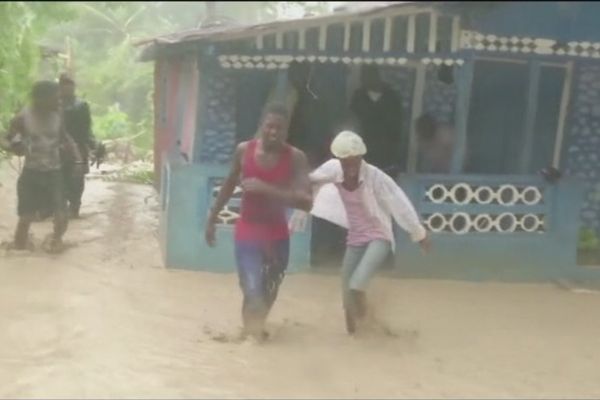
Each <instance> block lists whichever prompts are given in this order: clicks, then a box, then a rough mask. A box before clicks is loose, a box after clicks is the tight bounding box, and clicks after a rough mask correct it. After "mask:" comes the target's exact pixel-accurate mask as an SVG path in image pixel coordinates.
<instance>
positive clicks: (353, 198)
mask: <svg viewBox="0 0 600 400" xmlns="http://www.w3.org/2000/svg"><path fill="white" fill-rule="evenodd" d="M331 152H332V153H333V155H334V156H335V157H336V158H335V159H332V160H329V161H327V162H326V163H324V164H323V165H321V166H320V167H319V168H317V169H316V170H315V171H314V172H312V173H311V174H310V179H311V182H312V183H313V185H314V186H315V199H314V203H313V204H314V205H313V209H312V210H311V214H313V215H314V216H316V217H319V218H322V219H325V220H328V221H330V222H332V223H334V224H337V225H340V226H342V227H344V228H346V229H348V237H347V247H346V252H345V255H344V261H343V266H342V288H343V304H344V310H345V316H346V327H347V330H348V333H350V334H352V333H354V332H355V329H356V321H357V319H362V318H363V317H364V316H365V315H366V301H365V291H366V289H367V286H368V284H369V281H370V280H371V278H372V277H373V275H374V274H375V272H376V271H377V270H378V269H379V268H380V267H381V265H382V264H383V263H384V262H385V260H386V258H387V256H388V255H389V253H390V251H394V248H395V240H394V233H393V229H392V219H394V220H395V221H396V223H398V225H400V226H401V227H402V228H403V229H404V230H406V231H407V232H409V233H410V235H411V238H412V240H413V241H414V242H418V243H419V244H420V245H421V248H422V249H423V250H424V251H428V249H429V247H430V242H429V239H428V236H427V232H426V230H425V228H424V227H423V225H422V224H421V222H420V221H419V217H418V215H417V213H416V211H415V209H414V207H413V205H412V204H411V202H410V200H409V199H408V197H407V196H406V195H405V194H404V192H403V191H402V189H400V187H398V185H396V183H395V182H394V181H393V179H392V178H390V177H389V176H388V175H387V174H385V173H384V172H383V171H381V170H380V169H378V168H376V167H374V166H372V165H370V164H368V163H366V162H365V161H364V160H363V156H364V155H365V154H366V153H367V148H366V146H365V144H364V142H363V140H362V139H361V137H360V136H358V135H357V134H356V133H353V132H350V131H344V132H341V133H340V134H339V135H338V136H337V137H336V138H335V139H334V140H333V142H332V144H331ZM301 220H302V217H301V216H300V215H299V214H296V216H295V217H294V218H292V221H291V224H292V229H294V228H296V227H297V224H298V223H301V222H300V221H301Z"/></svg>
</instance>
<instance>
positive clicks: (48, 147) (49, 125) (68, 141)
mask: <svg viewBox="0 0 600 400" xmlns="http://www.w3.org/2000/svg"><path fill="white" fill-rule="evenodd" d="M0 145H1V147H2V148H4V149H6V150H9V151H11V152H13V153H15V154H16V155H18V156H24V157H25V164H24V166H23V171H22V172H21V175H20V176H19V180H18V182H17V199H18V206H17V212H18V215H19V222H18V224H17V229H16V231H15V239H14V243H13V247H14V248H15V249H18V250H24V249H26V248H27V247H29V245H30V243H29V239H28V238H29V228H30V226H31V223H32V222H33V221H34V219H35V213H36V212H38V211H39V210H40V209H49V210H50V214H51V215H54V231H53V233H52V234H50V235H49V236H48V237H47V239H46V241H45V242H44V246H45V247H46V250H47V251H50V252H56V251H60V250H61V248H62V237H63V235H64V234H65V232H66V230H67V226H68V217H67V210H66V201H65V198H64V186H63V182H64V178H65V176H63V173H62V172H61V169H62V167H64V165H66V164H70V166H71V171H72V173H74V174H77V173H79V169H80V168H81V167H82V166H83V161H82V158H81V155H80V154H79V151H78V149H77V145H76V144H75V143H74V141H73V139H72V138H71V137H70V136H69V135H68V134H67V133H66V131H65V129H64V124H63V120H62V116H61V112H60V100H59V95H58V85H57V84H56V83H55V82H50V81H40V82H37V83H36V84H35V85H34V86H33V89H32V91H31V104H30V105H28V106H26V107H25V108H23V109H22V110H21V111H20V112H19V113H18V114H17V115H16V116H15V117H14V118H13V119H12V120H11V122H10V127H9V131H8V133H7V135H6V138H4V139H3V140H2V141H1V143H0Z"/></svg>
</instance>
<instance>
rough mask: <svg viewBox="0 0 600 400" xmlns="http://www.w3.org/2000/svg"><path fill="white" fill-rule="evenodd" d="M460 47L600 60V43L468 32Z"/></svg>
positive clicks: (462, 37)
mask: <svg viewBox="0 0 600 400" xmlns="http://www.w3.org/2000/svg"><path fill="white" fill-rule="evenodd" d="M460 47H461V48H462V49H471V50H479V51H498V52H505V53H509V52H510V53H523V54H531V53H534V54H540V55H557V56H564V55H569V56H574V57H586V58H600V43H599V42H568V43H559V42H558V41H556V40H552V39H546V38H529V37H516V36H511V37H507V36H496V35H486V34H483V33H479V32H475V31H466V30H464V31H462V32H461V38H460Z"/></svg>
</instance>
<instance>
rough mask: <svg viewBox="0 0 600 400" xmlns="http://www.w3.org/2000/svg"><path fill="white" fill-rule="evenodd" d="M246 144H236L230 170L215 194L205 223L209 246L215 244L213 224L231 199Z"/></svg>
mask: <svg viewBox="0 0 600 400" xmlns="http://www.w3.org/2000/svg"><path fill="white" fill-rule="evenodd" d="M246 145H247V143H246V142H244V143H240V144H239V145H238V146H237V148H236V150H235V154H234V158H233V164H232V166H231V170H230V171H229V174H228V175H227V178H225V181H224V182H223V185H222V186H221V190H220V191H219V195H218V196H217V199H216V200H215V203H214V205H213V206H212V208H211V210H210V214H209V217H208V221H207V224H206V242H207V243H208V245H209V246H211V247H212V246H214V245H215V225H216V223H217V220H218V217H219V213H220V212H221V210H223V207H225V205H226V204H227V203H228V202H229V199H231V196H232V195H233V192H234V191H235V187H236V186H237V184H238V182H239V179H240V173H241V172H242V157H243V155H244V151H245V150H246Z"/></svg>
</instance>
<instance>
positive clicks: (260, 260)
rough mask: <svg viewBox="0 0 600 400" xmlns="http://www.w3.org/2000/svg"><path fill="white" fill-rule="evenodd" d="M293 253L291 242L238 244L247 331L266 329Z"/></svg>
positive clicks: (250, 241) (256, 241)
mask: <svg viewBox="0 0 600 400" xmlns="http://www.w3.org/2000/svg"><path fill="white" fill-rule="evenodd" d="M289 253H290V242H289V239H284V240H279V241H272V242H271V241H267V242H265V241H258V240H244V241H241V240H238V241H236V243H235V256H236V260H237V269H238V276H239V280H240V287H241V289H242V292H243V294H244V303H243V306H242V319H243V321H244V326H245V327H246V328H250V329H262V325H263V324H264V322H265V320H266V318H267V315H268V314H269V311H270V310H271V307H272V306H273V303H275V299H276V298H277V293H278V291H279V285H281V282H282V281H283V278H284V276H285V270H286V269H287V265H288V260H289ZM257 325H258V326H257Z"/></svg>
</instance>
